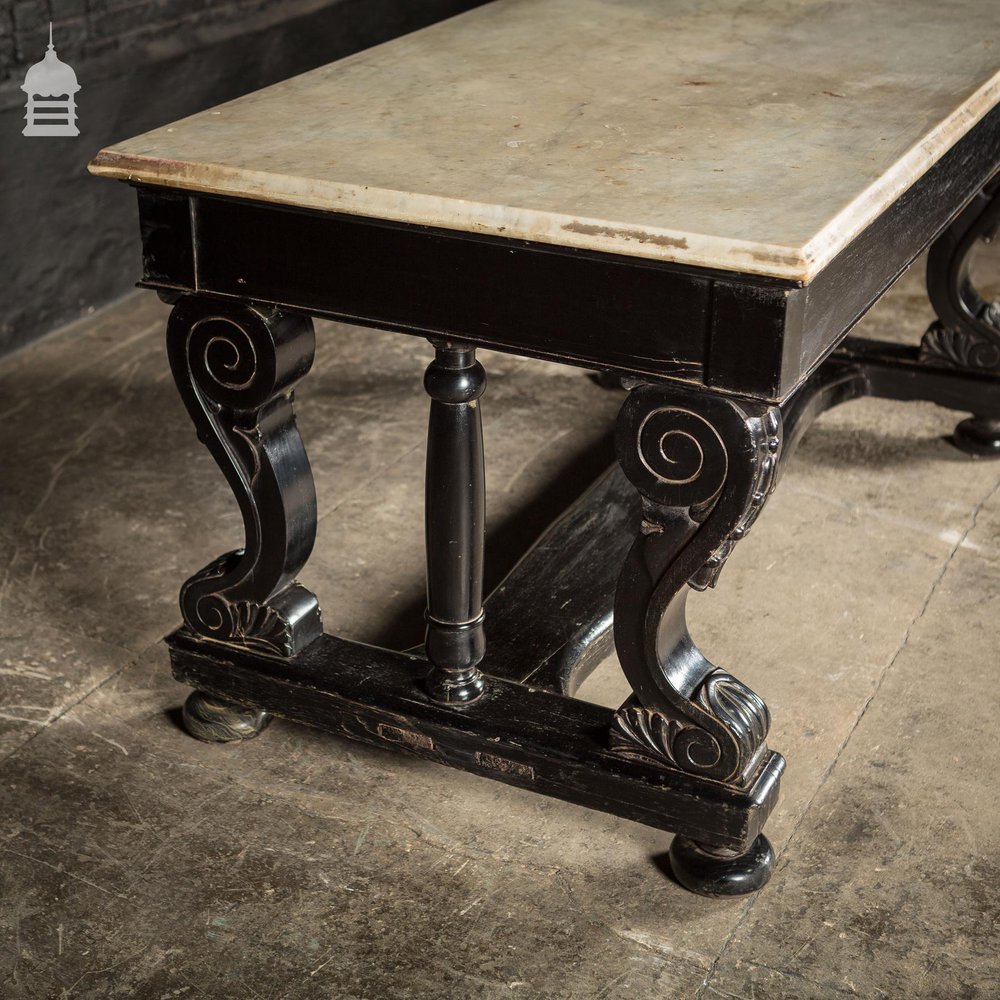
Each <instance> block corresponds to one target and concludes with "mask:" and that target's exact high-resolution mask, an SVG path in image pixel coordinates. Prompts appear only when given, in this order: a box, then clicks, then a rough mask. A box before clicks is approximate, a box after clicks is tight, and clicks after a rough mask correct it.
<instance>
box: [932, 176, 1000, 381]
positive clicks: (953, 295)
mask: <svg viewBox="0 0 1000 1000" xmlns="http://www.w3.org/2000/svg"><path fill="white" fill-rule="evenodd" d="M998 226H1000V175H998V176H997V177H994V179H993V180H992V181H991V182H990V183H989V184H987V185H986V187H985V188H984V189H983V190H982V191H981V192H980V193H979V194H978V195H977V196H976V197H975V198H974V199H973V201H972V202H971V203H970V204H969V205H968V207H967V208H966V209H965V210H964V211H963V212H962V213H961V214H960V215H959V216H958V218H956V219H955V221H954V222H953V223H952V224H951V225H950V226H949V227H948V229H946V230H945V232H944V233H943V234H942V235H941V236H940V237H939V238H938V239H937V240H935V242H934V243H933V244H932V246H931V249H930V252H929V253H928V255H927V293H928V295H929V297H930V300H931V305H932V306H933V307H934V311H935V312H936V313H937V317H938V318H937V320H936V321H935V322H934V323H932V324H931V325H930V326H929V327H928V328H927V332H926V333H925V334H924V336H923V339H922V340H921V342H920V360H921V361H924V362H927V363H928V364H933V365H939V366H940V365H944V366H946V367H949V368H961V369H966V370H968V371H981V372H989V373H991V374H1000V302H991V301H989V300H986V299H983V298H982V297H981V296H980V294H979V292H978V291H977V290H976V287H975V285H974V284H973V281H972V272H971V267H970V264H971V259H972V253H973V250H974V249H975V247H976V246H977V244H978V243H979V241H980V240H985V241H989V240H990V239H992V237H993V236H995V234H996V232H997V228H998Z"/></svg>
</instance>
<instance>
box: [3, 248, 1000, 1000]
mask: <svg viewBox="0 0 1000 1000" xmlns="http://www.w3.org/2000/svg"><path fill="white" fill-rule="evenodd" d="M986 263H987V264H988V265H990V266H989V268H988V270H989V271H990V272H991V273H993V274H994V275H996V274H998V273H1000V255H994V256H993V258H992V259H991V260H987V261H986ZM165 314H166V309H165V307H164V306H162V305H161V304H160V303H159V302H158V301H157V300H156V299H155V297H154V296H152V295H149V294H144V295H141V296H137V297H133V298H130V299H128V300H126V301H125V302H123V303H121V304H120V305H118V306H117V307H115V308H113V309H110V310H108V311H106V312H104V313H102V314H100V315H95V316H93V317H92V318H90V319H88V320H87V321H86V322H83V323H81V324H78V325H77V326H75V327H74V328H72V329H69V330H66V331H63V332H62V333H61V334H60V335H58V336H54V337H52V338H50V339H48V340H47V341H45V342H44V343H42V344H40V345H38V346H36V347H34V348H32V349H30V350H28V351H25V352H23V353H21V354H19V355H17V356H15V357H13V358H9V359H7V360H6V361H5V362H3V363H2V364H0V382H2V389H0V406H2V417H3V419H2V420H0V436H2V442H0V454H2V455H3V457H4V464H5V469H6V475H5V476H4V478H3V481H2V483H0V510H2V512H3V518H2V521H0V533H2V538H0V560H2V567H3V575H2V585H0V586H2V589H0V596H2V605H0V695H2V705H0V713H2V714H0V759H2V763H0V787H2V798H0V842H2V849H0V878H2V881H0V886H2V897H0V996H3V997H4V998H9V1000H20V998H32V1000H34V998H42V997H53V998H57V997H58V998H70V997H72V998H84V997H92V998H101V1000H107V998H118V997H129V998H133V997H137V998H150V1000H153V998H158V1000H168V998H193V997H211V998H213V1000H226V998H230V997H232V998H243V997H249V998H267V1000H278V998H285V1000H292V998H296V1000H298V998H303V1000H304V998H313V997H334V998H338V1000H340V998H343V1000H349V998H358V1000H361V998H364V1000H382V998H393V1000H395V998H415V1000H417V998H419V1000H438V998H456V1000H472V998H486V1000H498V998H521V1000H532V998H539V1000H541V998H567V1000H569V998H572V1000H598V998H608V997H622V996H634V997H643V998H648V997H656V998H664V1000H667V998H689V1000H695V998H697V1000H701V998H704V1000H709V998H715V997H737V998H744V997H753V998H756V1000H779V998H788V1000H791V998H795V1000H809V998H818V997H855V996H859V997H871V998H889V997H892V998H896V997H905V998H918V997H940V998H957V997H961V998H989V997H998V996H1000V957H998V951H1000V929H998V921H1000V832H998V831H1000V804H998V802H997V796H996V789H997V774H998V773H1000V740H998V738H997V732H998V728H1000V699H998V698H997V667H998V660H1000V657H998V654H997V650H998V642H1000V624H998V623H1000V585H998V584H1000V465H998V464H991V463H990V462H987V461H973V460H969V459H968V458H966V457H964V456H962V455H961V454H960V453H958V452H957V451H955V450H954V449H953V448H952V447H951V446H950V445H949V444H948V443H947V441H946V440H945V435H947V434H948V433H949V432H950V430H951V429H952V427H953V425H954V422H955V417H954V416H953V415H952V414H949V413H947V412H945V411H943V410H940V409H937V408H935V407H933V406H930V405H921V404H917V405H902V404H893V403H889V402H882V401H864V402H859V403H854V404H851V405H849V406H846V407H844V408H842V409H841V410H839V411H835V412H833V413H830V414H828V415H826V416H825V417H824V418H823V420H822V421H821V422H820V423H819V424H817V425H816V426H815V427H814V428H813V430H812V431H811V432H810V433H809V435H808V436H807V438H806V439H805V441H804V443H803V445H802V447H801V449H800V451H799V452H798V453H797V454H796V456H795V457H794V459H793V460H792V461H791V463H790V464H789V466H788V470H787V473H786V475H785V477H784V479H783V481H782V483H781V484H780V486H779V489H778V491H777V493H776V494H775V495H774V497H773V498H772V499H771V501H770V502H769V504H768V507H767V509H766V510H765V512H764V514H763V516H762V517H761V519H760V520H759V521H758V523H757V525H756V526H755V527H754V530H753V531H752V532H751V534H750V536H749V537H748V538H747V539H746V540H745V541H744V542H742V543H741V544H740V545H739V546H738V547H737V549H736V551H735V553H734V555H733V557H732V559H731V560H730V562H729V564H728V566H727V567H726V570H725V572H724V573H723V575H722V579H721V581H720V584H719V587H718V589H717V590H716V591H715V592H714V593H709V594H706V595H699V596H697V598H696V599H695V600H693V601H692V602H691V604H692V610H693V631H695V634H696V635H697V636H698V637H699V638H700V640H701V642H702V645H703V647H704V648H705V650H706V652H707V653H708V654H709V655H710V656H712V657H713V659H715V661H716V662H717V663H719V664H721V665H724V666H725V667H726V668H727V669H729V670H731V671H732V672H734V673H736V674H737V675H738V676H740V677H742V678H743V679H744V680H746V681H747V682H749V683H750V684H751V685H752V686H753V687H754V688H755V689H756V690H757V691H759V692H760V693H761V694H762V695H764V696H765V698H766V699H767V701H768V703H769V705H770V708H771V712H772V715H773V718H774V725H773V729H772V733H771V736H770V738H769V743H770V744H771V745H772V746H773V747H775V748H776V749H778V750H780V751H782V752H783V753H784V754H785V755H786V756H787V758H788V771H787V775H786V778H785V781H784V786H783V794H782V798H781V801H780V803H779V805H778V808H777V810H776V812H775V814H774V815H773V817H772V819H771V822H770V824H769V827H768V832H769V834H770V836H771V838H772V840H773V841H774V843H775V846H776V848H777V849H778V851H779V854H780V860H779V864H778V869H777V871H776V873H775V875H774V878H773V879H772V881H771V884H770V885H769V886H768V887H767V888H766V889H765V890H764V891H763V892H762V893H760V894H759V895H757V896H756V897H753V898H749V899H743V900H738V901H713V900H707V899H702V898H698V897H695V896H692V895H689V894H688V893H686V892H684V891H683V890H681V889H680V888H679V887H678V886H676V885H675V884H674V883H673V882H671V881H669V880H668V879H666V878H664V877H663V875H662V874H661V873H660V871H659V869H658V867H657V864H656V861H657V859H658V858H659V857H660V856H661V855H662V852H663V851H664V850H665V849H666V847H667V845H668V842H669V839H668V837H666V836H665V835H663V834H661V833H658V832H656V831H653V830H649V829H646V828H644V827H640V826H637V825H635V824H632V823H629V822H626V821H622V820H618V819H614V818H612V817H608V816H605V815H602V814H598V813H594V812H589V811H587V810H584V809H581V808H577V807H574V806H569V805H566V804H563V803H560V802H556V801H551V800H547V799H544V798H541V797H539V796H535V795H533V794H531V793H529V792H522V791H519V790H516V789H512V788H507V787H504V786H500V785H497V784H494V783H492V782H489V781H486V780H483V779H479V778H476V777H472V776H470V775H466V774H462V773H459V772H455V771H450V770H445V769H441V768H439V767H437V766H435V765H433V764H429V763H424V762H421V761H416V760H412V759H408V758H405V757H401V756H395V755H393V754H391V753H388V752H380V751H378V750H374V749H368V748H365V747H362V746H360V745H356V744H350V743H347V742H343V741H341V740H338V739H335V738H333V737H329V736H326V735H324V734H322V733H318V732H313V731H310V730H308V729H304V728H300V727H297V726H294V725H290V724H286V723H281V722H278V723H276V724H275V725H274V726H272V727H271V728H270V729H269V730H268V732H267V733H266V734H265V735H264V736H263V737H262V738H260V739H259V740H256V741H253V742H250V743H248V744H246V745H242V746H224V747H220V746H207V745H203V744H199V743H197V742H195V741H194V740H192V739H190V738H188V737H186V736H185V735H184V734H183V733H182V732H181V731H180V730H179V729H178V726H177V709H178V706H179V705H180V704H181V703H182V701H183V699H184V697H185V693H186V692H185V690H184V689H183V688H181V687H180V686H179V685H177V684H176V683H174V682H173V681H172V680H171V678H170V675H169V670H168V667H167V657H166V653H165V650H164V648H163V646H162V644H161V643H160V641H159V640H160V637H161V636H162V635H164V634H165V633H166V632H167V631H169V630H170V629H172V628H173V627H174V626H175V625H176V624H177V622H178V620H179V615H178V611H177V607H176V593H177V589H178V586H179V584H180V582H181V581H182V580H183V579H184V578H185V577H187V576H188V575H190V574H191V573H192V572H194V571H195V570H196V569H198V568H200V567H201V566H202V565H203V564H204V563H206V562H207V561H208V560H209V559H210V558H211V557H213V556H215V555H217V554H218V553H220V552H222V551H224V550H226V549H228V548H232V547H234V546H235V545H237V544H239V541H240V521H239V517H238V514H237V511H236V509H235V505H234V503H233V502H232V500H231V498H230V497H229V495H228V492H227V490H226V489H225V487H224V485H223V483H222V479H221V476H220V475H219V474H218V472H217V470H216V469H215V467H214V466H213V465H212V463H211V461H210V459H209V458H208V455H207V453H206V452H204V450H203V449H202V448H201V446H200V445H199V444H198V443H197V441H196V439H195V436H194V433H193V431H192V429H191V427H190V425H189V422H188V419H187V417H186V415H185V413H184V412H183V410H182V407H181V404H180V402H179V401H178V399H177V398H176V396H175V392H174V389H173V385H172V383H171V381H170V378H169V375H168V373H167V366H166V362H165V358H164V354H163V347H162V327H163V321H164V317H165ZM929 319H930V313H929V310H928V307H927V305H926V303H925V301H924V298H923V294H922V289H921V281H920V275H919V273H917V272H916V271H914V272H911V273H910V274H909V275H908V276H907V277H906V278H905V279H904V280H903V281H902V282H901V283H900V284H899V285H898V286H897V288H896V289H895V290H894V291H893V292H892V293H891V294H890V296H888V297H887V298H886V300H884V302H883V303H882V304H881V305H880V306H879V307H878V308H877V309H876V310H875V311H874V312H873V313H872V314H871V316H870V317H869V318H868V319H867V320H866V321H865V323H864V324H863V326H862V327H861V328H860V332H863V333H865V334H868V335H873V336H882V337H893V338H899V339H905V340H910V341H915V340H916V339H917V338H918V337H919V335H920V333H921V332H922V330H923V328H924V326H925V325H926V323H927V322H928V320H929ZM319 329H320V343H321V347H320V352H319V355H318V359H317V365H316V368H315V370H314V372H313V374H312V375H311V376H310V377H309V379H308V380H307V382H306V383H305V385H304V387H303V388H302V390H301V393H300V405H299V413H300V426H301V428H302V433H303V437H304V438H305V441H306V444H307V447H308V448H309V450H310V454H311V458H312V461H313V465H314V468H315V470H316V477H317V481H318V490H319V497H320V512H321V520H320V530H319V540H318V544H317V550H316V553H315V555H314V556H313V558H312V560H311V562H310V563H309V565H308V567H307V569H306V571H305V572H304V573H303V574H302V580H303V582H304V583H305V584H306V585H307V586H309V587H311V588H312V589H314V590H315V591H316V592H317V593H318V594H319V597H320V600H321V602H322V604H323V608H324V612H325V618H326V625H327V628H328V630H329V631H337V632H341V633H343V634H346V635H349V636H352V637H357V638H361V639H365V640H369V641H382V642H386V643H393V644H396V645H406V644H408V643H410V642H413V641H415V640H416V639H417V638H418V637H419V634H420V606H421V592H422V562H421V559H422V542H421V517H422V512H421V499H420V495H421V476H422V461H423V439H422V437H423V424H424V420H425V414H426V405H425V401H424V399H423V398H422V394H421V391H420V373H421V371H422V368H423V365H424V364H425V362H426V360H427V358H428V353H429V352H428V348H427V346H426V345H425V344H424V343H423V342H421V341H419V340H415V339H408V338H404V337H401V336H397V335H387V334H381V333H377V332H372V331H364V330H357V329H352V328H348V327H344V326H338V325H336V324H332V323H323V324H320V325H319ZM486 361H487V367H488V370H489V372H490V386H489V390H488V393H487V396H486V398H485V401H484V413H485V420H486V447H487V454H488V468H489V490H490V494H489V507H490V546H489V555H490V573H491V578H492V580H493V581H494V582H495V581H496V580H497V579H498V578H499V576H501V575H502V573H503V572H504V571H505V570H506V569H507V568H509V566H510V565H511V564H512V562H513V561H514V560H515V559H516V557H517V555H518V552H519V551H520V550H521V549H523V548H524V546H525V545H527V544H528V542H529V541H530V538H531V537H532V534H533V533H534V532H536V531H537V530H538V529H539V527H540V526H541V525H542V524H543V523H544V521H545V520H546V519H547V518H549V517H551V516H553V515H554V514H555V513H556V511H557V510H558V509H559V508H560V507H561V506H562V505H563V504H564V503H565V502H567V501H568V500H569V499H570V498H571V497H572V496H573V495H574V494H575V493H576V492H578V491H579V490H580V489H582V487H583V486H584V485H585V484H586V483H587V482H588V481H589V480H590V479H592V478H593V477H594V476H596V474H597V473H598V472H599V471H600V469H601V468H602V467H603V466H604V465H605V464H606V463H607V462H608V461H610V457H611V455H610V443H609V433H610V429H611V426H612V420H613V416H614V413H615V411H616V409H617V406H618V403H619V398H618V396H617V395H616V394H615V393H609V392H606V391H604V390H602V389H600V388H598V387H597V386H595V385H594V384H593V383H592V382H591V381H590V380H589V379H588V378H587V377H586V376H585V375H584V374H583V373H582V372H580V371H577V370H574V369H569V368H560V367H557V366H554V365H548V364H543V363H538V362H530V361H524V360H519V359H515V358H509V357H504V356H501V355H490V356H488V357H487V358H486ZM583 693H584V695H586V696H588V697H591V698H593V699H594V700H599V701H602V702H604V703H606V704H617V703H618V702H619V701H620V700H622V699H623V698H624V695H625V685H624V682H623V680H622V678H621V675H620V671H619V670H618V668H617V665H616V664H615V663H614V662H608V663H606V664H604V665H603V666H602V668H601V669H600V670H599V671H598V673H597V674H596V675H595V676H594V677H593V678H592V679H591V680H590V681H588V683H587V685H586V686H585V688H584V692H583Z"/></svg>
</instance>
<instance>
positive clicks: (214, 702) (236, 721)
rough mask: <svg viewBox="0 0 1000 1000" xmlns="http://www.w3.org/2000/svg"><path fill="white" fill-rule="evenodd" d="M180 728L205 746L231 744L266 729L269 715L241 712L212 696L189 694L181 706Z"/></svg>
mask: <svg viewBox="0 0 1000 1000" xmlns="http://www.w3.org/2000/svg"><path fill="white" fill-rule="evenodd" d="M183 719H184V728H185V729H186V730H187V731H188V732H189V733H190V734H191V735H192V736H193V737H194V738H195V739H198V740H204V741H205V742H206V743H235V742H236V741H237V740H249V739H252V738H253V737H254V736H256V735H257V734H258V733H259V732H261V731H262V730H264V729H266V728H267V725H268V723H269V722H270V721H271V716H270V714H269V713H267V712H265V711H263V709H259V708H244V707H243V706H242V705H234V704H233V703H232V702H231V701H224V700H223V699H221V698H215V697H213V696H212V695H208V694H202V693H201V692H200V691H192V692H191V694H189V695H188V699H187V701H186V702H184V711H183Z"/></svg>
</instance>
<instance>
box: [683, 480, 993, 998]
mask: <svg viewBox="0 0 1000 1000" xmlns="http://www.w3.org/2000/svg"><path fill="white" fill-rule="evenodd" d="M998 493H1000V479H997V481H996V482H995V483H994V484H993V487H992V488H991V489H990V490H989V491H988V492H987V493H986V495H985V496H984V497H983V498H982V499H981V500H980V501H979V503H977V504H976V506H975V507H974V508H973V510H972V514H971V515H970V517H969V521H968V523H967V524H966V526H965V530H964V531H963V532H962V533H961V535H960V536H959V538H957V539H956V541H955V544H954V545H953V546H952V548H951V551H950V552H949V553H948V557H947V558H946V559H945V561H944V563H943V564H942V566H941V569H940V570H939V571H938V573H937V575H936V576H935V577H934V579H933V580H932V581H931V585H930V587H929V588H928V589H927V595H926V597H925V598H924V600H923V603H922V604H921V605H920V608H919V610H918V611H917V613H916V614H915V615H914V616H913V618H912V619H911V620H910V624H909V625H907V627H906V631H905V632H904V633H903V638H902V640H901V641H900V643H899V645H898V646H897V647H896V650H895V652H894V653H893V654H892V656H891V657H889V659H888V661H887V662H886V665H885V666H884V667H883V668H882V671H881V672H880V673H879V676H878V679H877V680H876V681H875V686H874V687H873V688H872V691H871V694H869V696H868V698H867V699H866V700H865V703H864V705H862V707H861V711H860V712H858V715H857V717H856V718H855V720H854V723H853V725H852V726H851V728H850V730H849V731H848V733H847V735H846V736H845V737H844V739H843V740H842V741H841V743H840V746H838V747H837V751H836V753H835V754H834V755H833V759H832V760H831V761H830V764H829V766H828V767H827V768H826V770H825V771H824V772H823V776H822V777H821V778H820V780H819V783H818V784H817V785H816V788H815V790H814V791H813V793H812V795H811V796H810V797H809V801H808V802H807V803H806V805H805V808H804V809H803V810H802V812H801V813H800V814H799V818H798V819H797V820H796V822H795V825H794V826H793V827H792V831H791V833H789V835H788V837H787V838H786V839H785V842H784V844H783V845H782V847H781V850H780V852H779V855H783V854H785V852H787V850H788V848H789V847H790V846H791V845H792V844H793V843H794V842H795V840H796V838H797V837H798V835H799V831H800V829H801V827H802V824H803V823H804V822H805V819H806V817H807V816H808V815H809V814H810V812H811V811H812V807H813V803H814V802H815V801H816V799H817V798H818V797H819V794H820V792H822V790H823V788H824V787H825V786H826V783H827V781H828V780H829V778H830V776H831V775H832V774H833V772H834V770H835V769H836V767H837V764H838V763H839V762H840V758H841V755H842V754H843V752H844V750H845V748H846V747H847V744H848V743H849V742H850V741H851V738H852V737H853V736H854V733H855V732H856V731H857V728H858V726H860V725H861V721H862V720H863V719H864V717H865V716H866V715H867V714H868V709H869V708H871V705H872V702H874V701H875V699H876V698H877V697H878V693H879V691H881V690H882V685H883V683H884V682H885V679H886V677H887V676H888V674H889V671H890V670H892V668H893V667H894V666H895V664H896V661H897V660H898V659H899V657H900V654H901V653H902V652H903V650H904V649H906V647H907V645H908V643H909V641H910V636H911V635H912V634H913V630H914V628H915V627H916V625H917V623H918V622H919V621H920V619H921V618H923V617H924V615H925V614H926V612H927V608H928V607H929V606H930V603H931V601H932V600H933V598H934V595H935V593H937V589H938V587H939V586H940V584H941V581H942V580H943V579H944V577H945V574H946V573H947V572H948V568H949V567H950V566H951V564H952V561H953V560H954V558H955V556H956V555H957V553H958V551H959V549H961V548H962V546H963V545H965V542H966V540H967V539H968V537H969V535H970V534H971V533H972V531H973V530H974V529H975V527H976V522H977V521H978V519H979V515H980V513H982V510H983V508H984V507H985V506H986V505H987V504H988V503H989V502H990V501H991V500H992V499H993V498H994V497H995V496H996V495H997V494H998ZM758 895H759V894H757V895H754V896H751V897H750V899H749V900H748V902H747V903H746V905H745V907H744V909H743V912H742V913H741V914H740V915H739V917H738V918H737V920H736V923H735V924H734V925H733V929H732V931H731V932H730V933H729V935H728V936H727V937H726V940H725V941H724V942H723V944H722V947H721V948H720V949H719V953H718V955H716V957H715V960H714V961H713V962H712V965H711V967H710V968H709V970H708V972H707V973H706V974H705V978H704V979H703V980H702V983H701V986H700V987H699V988H698V992H697V993H696V994H695V996H694V1000H702V998H703V997H704V995H705V990H706V989H710V988H711V985H710V984H711V981H712V978H713V976H714V975H715V972H716V969H717V968H718V966H719V963H720V962H721V961H722V959H723V958H724V957H725V955H726V953H727V952H728V950H729V948H730V946H731V945H732V943H733V940H734V939H735V938H736V935H737V934H738V933H739V931H740V929H741V928H742V927H743V925H744V923H745V922H746V920H747V917H749V915H750V911H751V910H752V909H753V907H754V904H755V903H756V902H757V898H758ZM754 964H757V963H754Z"/></svg>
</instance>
